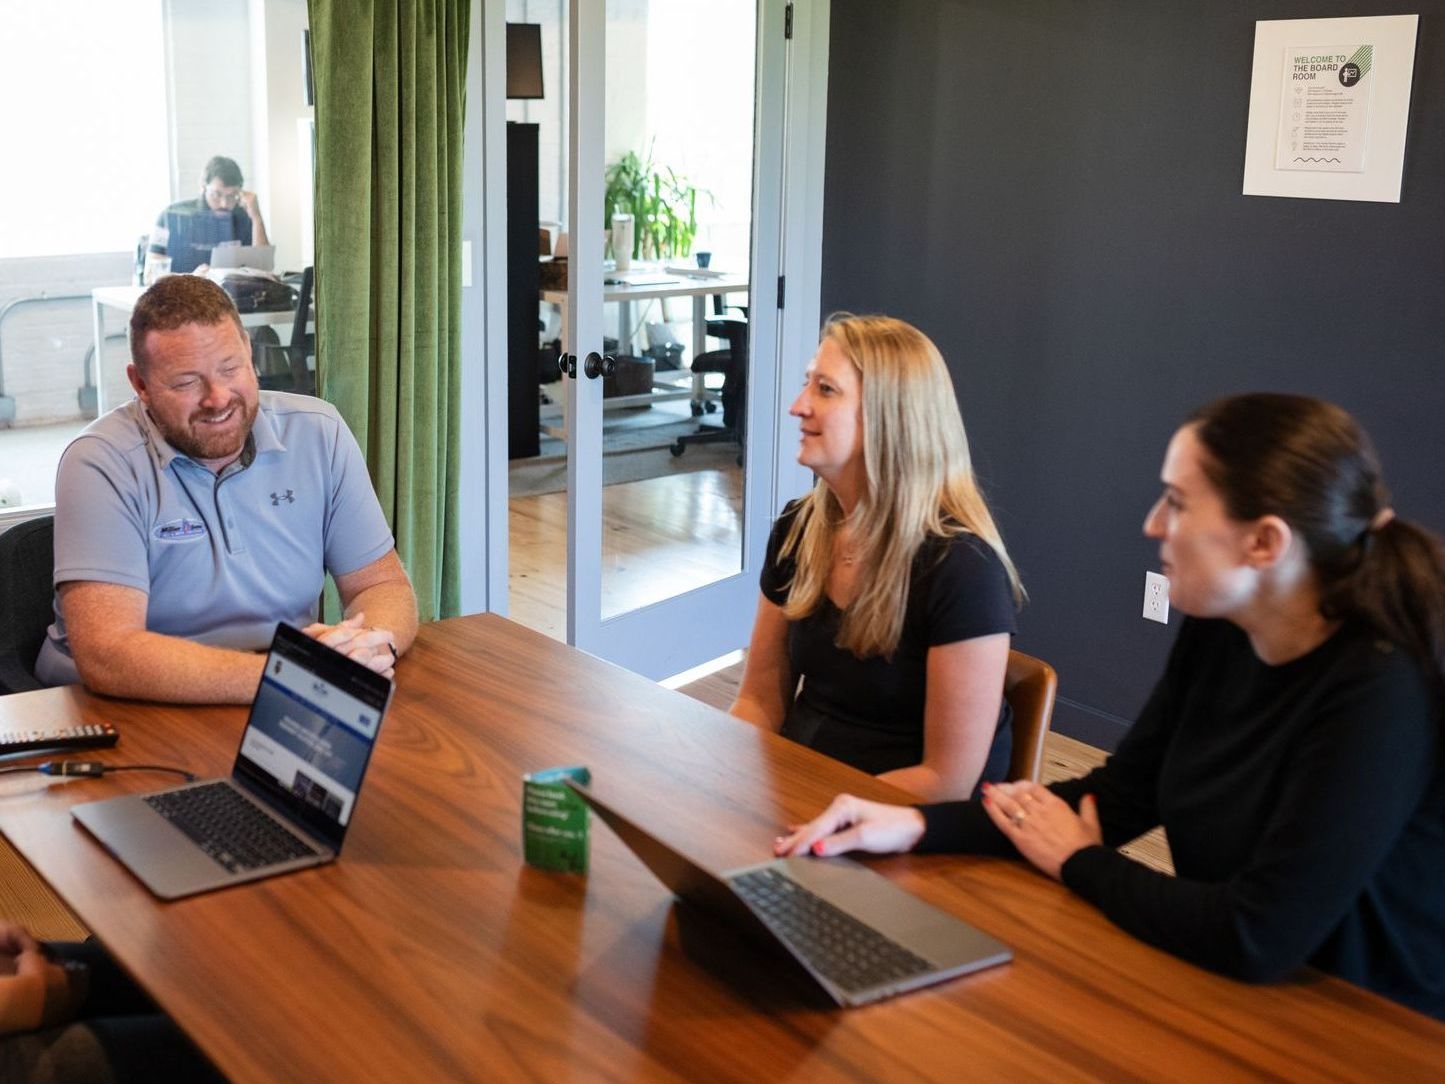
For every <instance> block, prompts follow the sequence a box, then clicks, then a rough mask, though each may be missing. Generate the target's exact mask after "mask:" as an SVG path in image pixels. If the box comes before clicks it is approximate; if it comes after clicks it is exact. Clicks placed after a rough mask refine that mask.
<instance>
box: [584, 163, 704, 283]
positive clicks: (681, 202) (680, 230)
mask: <svg viewBox="0 0 1445 1084" xmlns="http://www.w3.org/2000/svg"><path fill="white" fill-rule="evenodd" d="M604 176H605V180H606V182H607V188H606V191H605V192H604V194H603V198H604V200H605V202H606V208H605V211H604V218H605V223H606V226H607V229H608V230H609V231H611V229H612V216H613V215H614V214H616V213H618V212H623V213H626V214H630V215H632V217H633V220H634V222H635V223H636V225H635V227H634V231H633V237H632V257H633V259H637V260H666V259H676V258H678V257H682V256H687V255H688V254H690V253H691V252H692V243H693V240H694V239H695V238H696V237H697V199H698V196H707V197H708V198H709V199H711V198H712V197H711V194H710V193H709V192H707V191H706V190H705V189H700V188H698V187H697V186H696V185H694V184H692V183H690V182H689V181H688V180H687V178H686V177H683V176H681V175H680V174H678V173H677V172H676V171H675V170H673V169H671V168H670V167H660V166H654V165H653V161H652V148H651V147H650V146H649V147H648V150H647V157H646V158H643V157H641V156H640V155H638V153H637V152H636V151H628V152H627V153H626V154H625V155H623V156H622V158H621V159H619V160H618V161H616V162H614V163H612V165H610V166H608V167H607V170H606V173H605V175H604Z"/></svg>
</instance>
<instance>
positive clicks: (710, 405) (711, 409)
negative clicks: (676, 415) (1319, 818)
mask: <svg viewBox="0 0 1445 1084" xmlns="http://www.w3.org/2000/svg"><path fill="white" fill-rule="evenodd" d="M702 408H703V409H704V410H706V411H707V412H708V413H709V414H716V413H717V403H715V402H713V401H712V400H711V399H709V400H708V401H707V402H706V403H704V404H703V405H702Z"/></svg>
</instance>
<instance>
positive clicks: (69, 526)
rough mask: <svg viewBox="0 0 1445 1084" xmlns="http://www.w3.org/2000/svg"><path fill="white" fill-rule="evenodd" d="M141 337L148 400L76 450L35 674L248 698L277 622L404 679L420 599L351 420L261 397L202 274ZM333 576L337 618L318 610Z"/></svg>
mask: <svg viewBox="0 0 1445 1084" xmlns="http://www.w3.org/2000/svg"><path fill="white" fill-rule="evenodd" d="M131 343H132V351H133V361H132V363H131V364H130V366H129V367H128V369H127V375H128V376H129V378H130V382H131V385H132V387H133V388H134V390H135V393H136V397H135V398H134V399H132V400H131V401H130V402H129V403H126V404H125V405H123V406H120V407H117V408H116V409H115V410H112V411H110V412H109V413H107V414H105V415H104V416H102V417H101V418H99V419H97V420H96V421H94V422H92V423H91V424H90V425H89V426H88V427H87V428H86V429H85V430H84V431H83V432H82V433H81V434H80V435H79V436H78V437H76V438H75V440H74V441H72V442H71V444H70V445H69V447H67V449H66V450H65V452H64V454H63V455H62V456H61V460H60V466H59V469H58V472H57V476H56V499H55V503H56V508H55V573H54V579H55V585H56V619H55V623H54V624H53V625H51V627H50V631H49V634H48V635H47V637H46V641H45V643H44V644H43V645H42V647H41V652H40V657H39V659H38V660H37V663H36V670H37V676H38V677H39V678H40V680H42V681H44V682H46V683H47V684H51V685H59V684H69V683H73V682H75V681H77V680H80V681H83V682H84V683H85V684H86V686H87V687H89V688H90V689H92V690H93V691H96V692H102V693H108V694H111V695H115V696H129V697H136V698H142V699H150V700H164V701H179V702H203V703H245V702H249V701H250V700H251V698H252V697H253V696H254V694H255V690H256V686H257V683H258V682H259V680H260V677H261V670H262V665H263V663H264V655H262V654H260V652H264V650H265V649H266V648H267V646H268V645H269V644H270V642H271V637H272V633H273V632H274V630H275V626H276V623H277V622H278V621H286V622H289V623H291V624H293V625H297V626H300V627H303V628H304V629H305V631H306V632H307V633H308V634H310V635H312V636H314V637H316V638H318V639H320V640H321V641H322V642H323V643H326V644H328V645H330V646H333V647H335V648H336V649H337V650H339V651H342V652H344V653H345V654H347V655H349V656H351V657H352V658H354V659H356V660H357V661H359V662H361V663H363V664H364V665H366V666H369V667H370V668H371V669H373V670H376V671H378V672H380V673H383V674H386V675H387V676H390V675H391V673H392V668H393V667H394V665H395V662H396V659H397V657H398V656H399V655H400V654H402V653H403V652H405V651H406V649H407V648H408V647H409V646H410V644H411V642H412V639H413V638H414V636H415V634H416V625H417V610H416V597H415V595H414V594H413V592H412V588H411V582H410V579H409V578H408V576H407V574H406V570H405V568H404V567H403V566H402V563H401V561H400V559H399V558H398V556H397V553H396V548H395V544H394V541H393V539H392V535H391V531H390V529H389V528H388V527H387V524H386V518H385V516H384V515H383V514H382V511H381V507H380V505H379V503H378V502H377V498H376V493H375V491H374V490H373V489H372V485H371V479H370V477H369V475H368V474H367V470H366V464H365V461H364V460H363V458H362V455H361V450H360V448H359V447H358V446H357V443H356V439H355V438H354V437H353V436H352V435H351V432H350V430H349V429H348V428H347V427H346V423H345V422H344V421H343V420H342V418H341V416H340V414H338V413H337V411H336V409H335V408H334V407H333V406H331V405H330V404H329V403H326V402H323V401H322V400H320V399H316V398H313V397H311V396H306V395H294V394H290V393H286V392H273V391H260V390H259V388H258V385H257V381H256V373H255V369H254V367H253V366H252V364H251V346H250V340H248V339H247V338H246V335H245V333H244V331H243V329H242V327H241V322H240V318H239V316H238V315H237V313H236V309H235V306H234V305H233V304H232V303H231V300H230V298H229V297H228V296H227V295H226V293H225V291H224V290H222V289H221V288H220V287H219V286H217V285H216V284H215V283H213V282H211V281H209V280H208V279H205V278H203V277H199V276H194V275H173V276H171V277H169V278H165V279H162V280H160V282H158V283H156V284H155V285H154V286H152V287H151V288H150V289H148V290H147V291H146V292H145V293H144V294H143V295H142V296H141V298H140V300H139V301H138V302H137V304H136V307H135V310H134V312H133V313H132V316H131ZM328 572H329V573H330V574H331V575H332V576H333V578H334V579H335V582H336V587H337V591H338V593H339V595H340V598H341V602H342V605H343V606H344V608H345V616H344V619H343V620H342V621H341V622H340V623H338V624H336V625H326V624H322V623H320V622H318V621H317V620H316V618H317V612H318V599H319V597H320V595H321V591H322V586H323V584H324V580H325V575H326V573H328Z"/></svg>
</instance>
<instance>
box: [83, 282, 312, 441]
mask: <svg viewBox="0 0 1445 1084" xmlns="http://www.w3.org/2000/svg"><path fill="white" fill-rule="evenodd" d="M143 293H145V287H144V286H97V287H96V288H95V289H93V290H91V291H90V308H91V321H92V325H93V329H94V330H93V334H94V335H95V353H94V355H93V357H94V360H93V362H92V364H93V365H94V374H93V375H94V379H95V412H96V416H97V417H99V416H100V415H102V414H104V413H105V410H106V406H105V381H104V379H102V377H103V364H102V363H103V360H104V357H105V354H104V350H105V310H106V309H114V310H116V312H118V313H120V314H121V316H122V317H123V318H125V319H127V320H128V319H129V317H130V314H131V313H132V312H134V311H135V304H136V302H137V301H139V300H140V295H141V294H143ZM295 322H296V308H295V306H294V305H293V306H292V307H291V308H289V309H278V310H276V311H273V312H243V313H241V326H242V327H247V328H250V327H265V326H267V325H276V324H294V323H295Z"/></svg>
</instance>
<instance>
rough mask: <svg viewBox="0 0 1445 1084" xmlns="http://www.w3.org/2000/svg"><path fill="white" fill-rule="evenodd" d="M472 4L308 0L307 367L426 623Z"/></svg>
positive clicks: (437, 548)
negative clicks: (360, 467) (312, 355)
mask: <svg viewBox="0 0 1445 1084" xmlns="http://www.w3.org/2000/svg"><path fill="white" fill-rule="evenodd" d="M469 2H470V0H310V18H311V51H312V70H313V73H314V80H315V88H316V171H315V193H316V331H317V336H316V342H317V355H316V369H317V374H318V378H319V384H320V394H321V395H322V397H323V398H325V399H326V400H328V401H329V402H331V403H333V404H335V405H336V407H337V409H338V410H340V411H341V414H342V417H344V418H345V419H346V421H347V424H349V425H350V426H351V431H352V432H353V433H355V434H356V439H357V440H358V441H359V442H360V444H361V448H362V451H363V452H364V453H365V455H366V462H367V466H368V467H369V468H370V470H371V477H372V481H373V482H374V483H375V486H376V492H377V496H378V497H379V498H380V500H381V507H382V509H383V510H384V511H385V512H386V515H387V519H388V522H390V524H391V527H392V530H393V532H394V533H395V535H396V543H397V550H398V552H399V553H400V554H401V558H402V560H403V562H405V564H406V567H407V571H408V572H409V573H410V574H411V578H412V583H413V584H414V585H415V587H416V595H417V604H418V607H419V609H420V612H421V619H422V620H423V621H429V620H433V619H435V618H438V617H449V616H452V615H454V614H456V613H457V612H458V609H459V605H460V588H459V577H458V560H457V558H458V552H457V551H458V546H459V538H458V533H457V500H458V486H457V474H458V462H459V457H458V448H457V438H458V428H459V419H460V412H459V407H460V401H459V400H460V389H461V382H460V372H461V237H460V234H461V206H462V112H463V108H464V106H465V80H466V66H467V29H468V19H469V11H468V6H469Z"/></svg>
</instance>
